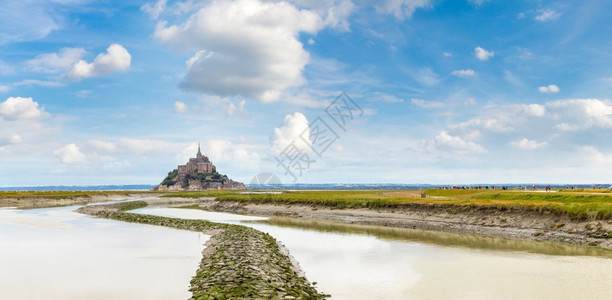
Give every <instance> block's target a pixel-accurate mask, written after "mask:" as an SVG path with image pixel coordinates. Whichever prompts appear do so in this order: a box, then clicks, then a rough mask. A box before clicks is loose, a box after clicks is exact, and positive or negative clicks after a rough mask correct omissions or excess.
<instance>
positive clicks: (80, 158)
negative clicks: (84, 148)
mask: <svg viewBox="0 0 612 300" xmlns="http://www.w3.org/2000/svg"><path fill="white" fill-rule="evenodd" d="M53 154H55V155H56V156H57V157H59V159H60V160H61V161H62V163H65V164H79V163H83V162H85V161H86V160H87V157H86V156H85V154H83V152H81V150H80V149H79V147H77V145H76V144H68V145H66V146H64V147H62V148H60V149H57V150H55V151H53Z"/></svg>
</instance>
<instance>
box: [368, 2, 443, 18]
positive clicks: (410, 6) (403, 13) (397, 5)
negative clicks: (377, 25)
mask: <svg viewBox="0 0 612 300" xmlns="http://www.w3.org/2000/svg"><path fill="white" fill-rule="evenodd" d="M430 5H431V3H430V1H429V0H384V1H378V3H377V4H376V5H374V8H375V9H376V11H377V12H379V13H382V14H388V15H393V16H394V17H395V18H397V19H400V20H401V19H404V18H410V17H411V16H412V14H413V13H414V11H415V10H416V9H417V8H425V7H429V6H430Z"/></svg>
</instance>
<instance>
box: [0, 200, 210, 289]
mask: <svg viewBox="0 0 612 300" xmlns="http://www.w3.org/2000/svg"><path fill="white" fill-rule="evenodd" d="M76 208H77V206H68V207H57V208H44V209H30V210H19V209H15V208H0V241H1V244H0V266H2V267H1V268H0V282H1V284H0V286H1V288H0V299H186V298H189V297H190V296H191V293H190V292H189V281H190V280H191V277H192V276H193V275H194V274H195V272H196V270H197V268H198V263H199V261H200V259H201V258H202V249H203V248H204V246H203V244H204V243H205V242H206V240H207V239H208V237H209V236H207V235H205V234H202V233H198V232H193V231H186V230H176V229H172V228H166V227H160V226H147V225H141V224H132V223H125V222H120V221H114V220H107V219H98V218H92V217H90V216H87V215H82V214H79V213H75V212H73V210H74V209H76Z"/></svg>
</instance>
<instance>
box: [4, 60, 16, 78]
mask: <svg viewBox="0 0 612 300" xmlns="http://www.w3.org/2000/svg"><path fill="white" fill-rule="evenodd" d="M14 71H15V69H14V68H13V67H12V66H11V65H9V64H7V63H6V62H5V61H3V60H1V59H0V75H8V74H11V73H13V72H14Z"/></svg>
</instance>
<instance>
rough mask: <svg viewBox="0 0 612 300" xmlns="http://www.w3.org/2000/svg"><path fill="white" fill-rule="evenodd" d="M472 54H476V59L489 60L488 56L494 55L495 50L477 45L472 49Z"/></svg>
mask: <svg viewBox="0 0 612 300" xmlns="http://www.w3.org/2000/svg"><path fill="white" fill-rule="evenodd" d="M474 55H475V56H476V58H478V60H481V61H487V60H489V58H491V57H493V56H494V55H495V52H493V51H487V50H485V49H483V48H481V47H480V46H478V47H476V48H475V49H474Z"/></svg>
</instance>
